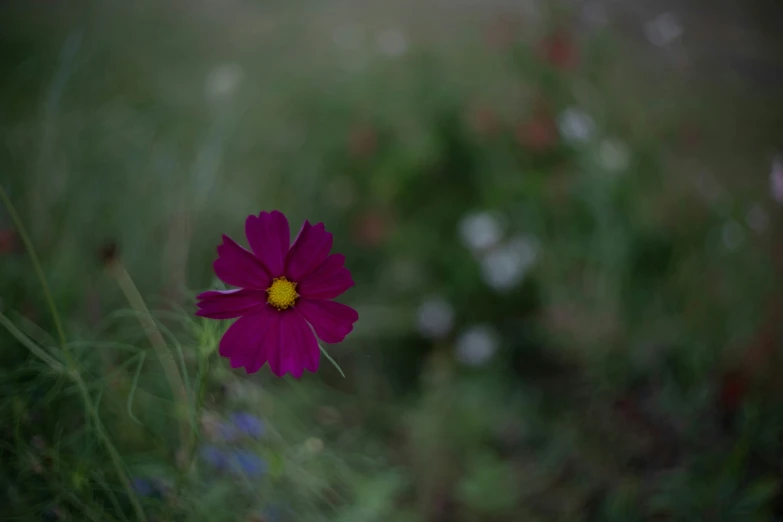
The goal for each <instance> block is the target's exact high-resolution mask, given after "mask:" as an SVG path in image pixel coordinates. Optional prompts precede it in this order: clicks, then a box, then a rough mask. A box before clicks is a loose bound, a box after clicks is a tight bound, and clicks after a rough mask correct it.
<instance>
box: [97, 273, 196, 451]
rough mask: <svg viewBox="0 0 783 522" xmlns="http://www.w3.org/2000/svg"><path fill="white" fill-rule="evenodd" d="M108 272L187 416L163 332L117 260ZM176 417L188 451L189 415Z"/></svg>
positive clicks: (187, 407)
mask: <svg viewBox="0 0 783 522" xmlns="http://www.w3.org/2000/svg"><path fill="white" fill-rule="evenodd" d="M109 272H110V273H111V275H112V276H113V277H114V278H115V279H116V280H117V284H118V285H119V287H120V289H121V290H122V293H123V294H125V298H126V299H127V300H128V303H129V304H130V306H131V308H133V310H134V311H135V312H136V316H137V317H138V319H139V322H140V323H141V326H142V327H143V328H144V332H145V333H146V334H147V338H148V339H149V341H150V344H152V348H153V349H154V351H155V355H156V356H157V357H158V360H159V361H160V364H161V366H163V372H164V373H165V375H166V380H168V382H169V386H170V387H171V392H172V393H173V395H174V399H175V402H176V403H178V404H179V406H180V408H182V410H183V412H184V413H185V414H186V415H187V416H188V417H190V412H191V410H190V399H189V398H188V391H187V388H186V387H185V383H184V381H183V380H182V376H181V375H180V372H179V368H178V367H177V363H176V361H175V360H174V356H173V355H172V353H171V350H169V347H168V345H167V344H166V340H165V339H164V338H163V334H161V332H160V329H159V328H158V326H157V325H156V324H155V321H154V320H153V318H152V314H151V313H150V311H149V308H147V304H146V303H145V302H144V298H142V297H141V293H140V292H139V289H138V288H136V285H135V284H134V282H133V279H132V278H131V276H130V274H128V271H127V270H126V269H125V266H124V265H123V264H122V263H121V262H120V260H118V259H114V260H112V261H111V262H110V265H109ZM178 420H179V421H180V441H181V443H182V445H183V448H184V449H185V451H186V452H187V453H189V452H190V446H191V444H192V440H193V430H191V429H190V419H186V420H181V419H178Z"/></svg>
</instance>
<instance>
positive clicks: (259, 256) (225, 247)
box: [196, 210, 359, 379]
mask: <svg viewBox="0 0 783 522" xmlns="http://www.w3.org/2000/svg"><path fill="white" fill-rule="evenodd" d="M245 235H247V239H248V242H249V243H250V248H251V250H252V252H251V251H249V250H246V249H245V248H242V247H241V246H239V245H238V244H237V243H236V242H234V240H232V239H231V238H230V237H228V236H226V235H224V236H223V243H222V244H221V245H220V246H218V249H217V250H218V259H217V261H215V263H214V265H213V266H214V269H215V274H216V275H217V276H218V277H219V278H220V279H221V280H222V281H223V282H225V283H226V284H229V285H233V286H237V287H239V288H236V289H233V290H212V291H209V292H204V293H202V294H201V295H199V296H198V301H199V302H198V307H199V310H198V312H196V315H200V316H202V317H208V318H210V319H233V318H235V317H238V318H239V319H238V320H237V321H236V322H235V323H234V324H232V325H231V327H230V328H229V329H228V331H227V332H226V333H225V335H224V336H223V338H222V339H221V341H220V355H222V356H223V357H227V358H229V360H230V361H231V367H232V368H239V367H244V368H245V370H246V371H247V373H255V372H257V371H258V370H260V369H261V367H262V366H263V365H264V364H265V363H269V367H270V369H271V370H272V373H274V374H275V375H277V376H278V377H282V376H283V375H285V374H286V373H290V374H291V375H292V376H293V377H295V378H297V379H298V378H300V377H301V376H302V373H303V371H304V370H305V369H307V370H309V371H311V372H315V371H316V370H317V369H318V364H319V361H320V357H321V352H320V348H319V346H318V341H317V340H316V337H315V336H316V335H317V336H318V337H319V338H320V339H321V340H322V341H324V342H326V343H338V342H340V341H342V340H343V339H345V336H346V335H348V334H349V333H350V332H351V330H353V324H354V323H355V322H356V321H357V320H358V319H359V314H357V313H356V311H355V310H354V309H353V308H350V307H348V306H346V305H344V304H340V303H337V302H334V301H332V299H333V298H335V297H337V296H338V295H340V294H342V293H343V292H345V291H346V290H348V289H349V288H350V287H352V286H353V285H354V282H353V279H352V278H351V273H350V272H349V271H348V269H347V268H345V267H344V266H343V265H344V263H345V256H343V255H342V254H331V255H330V254H329V252H330V251H331V249H332V234H330V233H329V232H327V231H326V229H325V227H324V225H323V223H318V224H317V225H311V224H310V222H309V221H305V223H304V226H302V230H301V231H300V232H299V235H298V236H297V238H296V240H295V241H294V243H293V245H291V244H290V232H289V227H288V220H287V219H286V217H285V216H284V215H283V214H282V213H280V212H278V211H276V210H275V211H272V212H261V214H259V215H258V216H252V215H251V216H249V217H248V218H247V220H246V221H245ZM313 330H314V331H315V335H314V334H313Z"/></svg>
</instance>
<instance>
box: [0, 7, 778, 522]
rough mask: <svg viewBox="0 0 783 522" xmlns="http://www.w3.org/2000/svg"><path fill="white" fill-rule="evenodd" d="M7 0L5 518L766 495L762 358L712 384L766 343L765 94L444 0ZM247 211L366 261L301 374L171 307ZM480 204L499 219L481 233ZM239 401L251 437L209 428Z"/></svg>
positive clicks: (767, 422) (591, 505) (726, 513)
mask: <svg viewBox="0 0 783 522" xmlns="http://www.w3.org/2000/svg"><path fill="white" fill-rule="evenodd" d="M7 4H8V5H4V6H3V7H0V11H1V12H2V14H3V16H0V20H2V21H0V25H1V26H2V27H3V29H4V31H3V37H2V39H3V44H4V46H3V49H4V52H3V53H0V54H2V56H1V57H0V71H2V78H3V81H2V82H1V83H0V89H1V91H0V93H2V100H1V101H0V114H2V116H3V117H2V125H0V142H1V143H2V145H3V146H2V147H0V172H1V173H0V186H1V187H2V188H3V190H4V194H5V193H6V192H7V194H8V198H7V199H8V201H4V205H3V210H2V211H0V270H2V275H3V277H2V278H1V279H0V299H2V300H1V301H0V314H1V315H0V325H2V327H3V328H1V329H0V346H2V350H0V363H2V364H0V419H2V423H0V462H3V464H4V465H3V466H2V467H1V468H0V505H2V506H3V508H2V515H3V517H7V518H8V519H14V520H42V519H46V520H95V521H101V522H103V521H122V522H125V521H130V520H149V521H151V522H152V521H157V520H165V521H188V522H197V521H201V520H203V521H209V522H220V521H235V520H236V521H239V520H241V521H264V522H271V521H275V522H287V521H297V522H302V521H304V522H309V521H313V522H316V521H318V522H320V521H326V520H329V521H332V520H334V521H338V522H354V521H355V522H372V521H383V522H425V521H433V522H435V521H444V522H445V521H448V522H484V521H488V522H512V521H513V522H516V521H519V520H525V521H544V520H547V521H549V520H554V521H585V522H593V521H595V522H636V521H639V522H641V521H647V520H650V521H652V520H671V521H680V520H682V521H687V522H690V521H693V520H728V521H737V522H746V521H755V520H759V521H762V520H773V519H774V517H778V518H779V517H780V510H781V507H780V505H781V497H780V479H781V477H780V467H779V463H780V462H781V459H782V458H783V446H781V433H783V414H782V410H781V408H780V406H779V403H780V401H779V392H778V387H777V386H776V385H775V382H774V381H775V379H774V378H772V379H770V380H771V381H772V382H771V383H770V382H769V381H765V380H764V379H761V378H759V379H758V381H759V382H750V381H751V380H753V377H747V376H746V378H747V380H748V381H749V382H748V383H746V384H747V385H748V386H747V388H748V390H745V389H743V390H742V392H741V393H740V392H736V393H737V394H738V395H740V396H741V397H740V399H741V400H740V403H741V404H740V405H739V406H737V407H734V408H729V407H727V406H725V405H724V404H723V403H722V402H721V399H722V397H723V396H724V394H725V392H726V389H725V388H726V387H725V386H724V385H723V384H722V381H721V379H720V376H721V375H722V372H723V371H724V370H725V368H726V366H732V365H736V366H737V367H740V366H742V365H741V363H742V361H744V360H745V359H746V358H747V359H751V357H750V356H749V355H748V354H749V353H753V354H755V353H757V352H758V350H756V348H754V347H755V346H756V344H758V345H759V346H762V347H764V349H765V350H766V351H762V352H763V354H764V355H763V357H766V359H764V358H762V360H761V363H758V361H756V362H757V363H758V364H757V365H758V366H766V367H772V368H774V367H775V362H774V361H776V360H777V359H775V357H776V355H775V349H774V348H773V349H769V348H768V347H769V346H777V345H778V344H779V342H778V341H779V338H780V336H779V332H778V331H777V330H775V332H774V333H772V334H770V333H769V332H768V330H767V329H766V328H765V327H764V325H763V324H762V320H763V319H764V317H765V316H766V315H767V313H768V311H767V310H765V306H767V303H768V301H769V300H770V298H772V301H773V302H774V301H775V297H776V295H777V294H776V292H778V291H779V289H777V288H776V287H775V284H776V282H777V279H778V278H779V274H777V273H776V271H777V270H779V269H777V268H776V266H775V260H774V257H773V255H771V254H772V253H774V250H775V241H776V239H775V238H776V237H777V236H778V235H779V219H780V217H779V215H778V214H779V212H778V211H777V210H776V207H774V203H772V202H770V198H769V196H768V194H767V191H768V179H767V177H766V176H767V171H768V168H769V166H768V165H767V164H766V163H764V162H767V159H764V161H763V162H762V161H760V160H759V158H762V157H764V158H766V156H765V155H766V154H767V153H768V150H769V147H770V146H773V145H776V142H775V140H776V139H777V138H776V137H775V136H774V130H771V128H772V127H775V126H774V125H771V123H774V122H772V121H771V117H768V116H765V119H764V120H763V121H764V122H767V123H768V125H769V127H770V128H767V127H764V126H762V125H761V123H760V122H759V116H758V114H762V113H763V114H767V113H770V112H774V111H772V110H771V109H772V108H773V107H778V106H779V104H780V101H779V99H778V98H779V96H778V97H772V95H775V96H777V95H778V94H779V93H777V92H775V93H771V95H770V97H767V95H766V92H764V91H759V92H756V93H755V94H757V95H758V96H754V99H752V100H751V99H748V98H747V93H746V92H745V91H742V90H741V89H740V90H734V89H733V88H732V87H731V85H729V84H725V85H724V84H721V82H713V81H711V82H710V83H709V88H705V87H703V86H702V85H701V84H699V83H694V82H696V80H695V79H693V78H690V77H686V78H684V79H683V78H680V75H679V73H676V72H674V71H669V73H668V74H661V73H660V71H657V70H652V69H648V68H647V67H646V65H648V64H651V63H653V62H652V59H651V58H650V57H649V56H647V55H646V53H645V52H644V51H641V50H639V49H635V48H632V46H627V45H625V40H624V39H623V37H622V36H621V35H615V34H612V33H611V32H610V33H609V34H600V33H599V34H590V35H589V37H585V39H584V41H581V40H580V41H578V42H577V40H576V34H577V33H576V32H573V34H572V32H570V31H565V33H564V34H566V35H567V36H569V37H573V38H574V41H573V42H572V44H571V45H573V46H576V47H574V48H573V49H572V51H574V52H576V53H577V54H578V56H579V59H578V66H577V67H576V68H575V69H568V68H567V67H565V68H564V67H563V66H558V63H557V57H555V58H552V57H551V56H550V59H549V60H546V59H543V60H542V58H541V52H542V51H541V48H542V47H541V46H542V45H543V46H544V47H543V48H544V49H546V48H547V47H546V46H547V45H549V44H547V42H549V41H550V40H549V39H550V38H552V34H555V33H553V32H552V27H550V26H549V24H548V23H543V22H541V21H538V22H535V21H533V20H528V21H526V22H524V25H522V26H521V27H519V28H517V30H516V31H515V32H514V34H513V35H514V38H512V39H511V40H512V41H509V42H505V43H503V45H502V46H501V47H500V48H495V47H492V46H488V45H486V44H485V43H483V42H478V41H477V38H476V34H475V33H476V32H477V30H478V25H477V23H476V21H475V19H473V18H471V19H470V20H462V19H461V18H460V16H459V15H458V14H455V13H456V12H457V11H454V12H450V14H449V16H446V17H444V16H441V15H442V14H443V13H435V14H437V16H434V17H433V18H435V19H437V22H436V21H433V20H429V18H428V17H429V16H432V15H433V13H430V12H429V11H427V10H426V9H423V10H422V12H421V17H422V21H428V23H429V22H431V23H432V26H431V27H430V29H428V31H427V32H426V33H421V32H419V30H418V29H417V28H416V24H410V27H408V25H407V24H401V26H400V28H399V29H398V30H396V31H392V30H389V29H388V28H387V27H383V26H381V25H378V24H375V23H374V22H373V20H374V19H375V18H376V17H377V18H378V19H380V20H384V21H386V20H388V19H389V17H388V16H386V14H384V13H383V12H379V13H374V14H373V13H372V11H371V10H367V11H366V12H365V11H362V10H357V12H356V13H357V14H356V16H358V17H359V18H361V17H365V18H366V20H364V21H363V22H362V24H363V26H364V30H363V31H353V30H351V28H350V27H348V28H342V27H332V26H331V25H330V24H332V22H331V20H333V18H334V15H333V14H332V13H331V11H330V10H327V7H321V6H315V5H308V6H303V5H291V6H288V5H285V6H271V5H263V6H262V5H253V4H247V3H245V4H243V3H230V5H228V6H227V7H223V6H221V7H220V9H217V10H215V8H214V6H208V5H207V4H199V3H196V4H193V5H192V6H190V7H189V8H188V10H187V11H182V10H181V9H180V7H181V6H174V5H173V4H170V3H166V2H164V3H155V4H154V5H153V3H150V2H142V4H138V5H137V4H135V3H130V4H127V5H126V4H122V5H120V4H117V5H115V4H114V3H110V4H105V5H104V4H102V5H98V4H96V5H94V6H91V7H90V8H89V9H87V8H86V7H85V6H83V5H59V4H58V5H57V6H54V5H52V6H49V5H47V6H46V7H42V6H38V7H36V8H31V7H29V6H27V5H21V4H19V5H17V4H16V3H13V2H10V3H7ZM329 6H330V7H329V9H331V8H332V7H333V6H332V4H329ZM37 9H42V10H46V9H52V10H53V12H54V11H56V10H58V9H61V11H57V13H58V16H49V14H50V13H48V12H47V14H46V16H44V15H42V14H41V12H38V11H37ZM305 9H306V12H307V16H305V15H303V14H302V13H303V10H305ZM379 9H380V8H379ZM486 9H491V8H489V7H487V8H486ZM85 13H89V16H86V15H85ZM358 13H363V14H358ZM6 15H7V16H6ZM60 15H62V16H60ZM376 15H377V16H376ZM542 19H543V20H550V18H549V16H543V15H542ZM551 20H561V19H560V18H559V17H556V16H553V17H552V18H551ZM357 23H358V22H357ZM439 24H440V25H439ZM349 25H350V24H349ZM376 25H377V26H376ZM425 25H426V24H425ZM555 25H556V24H553V27H554V26H555ZM557 27H559V25H558V26H557ZM563 27H564V28H568V27H569V26H566V25H564V26H563ZM439 30H442V32H443V35H442V40H440V39H439V38H441V37H435V36H434V35H438V34H441V33H440V32H439ZM332 31H335V35H334V38H333V40H334V42H332V38H331V37H332V36H333V35H332V34H331V32H332ZM489 32H490V35H489V36H490V37H493V38H500V39H502V38H503V35H502V34H501V33H503V30H502V29H500V28H490V30H489ZM292 35H296V36H292ZM400 41H402V43H400ZM325 42H329V43H328V44H327V43H325ZM340 42H342V43H340ZM346 42H349V44H346ZM550 51H551V50H550ZM397 53H400V54H397ZM545 53H546V51H545ZM716 83H718V85H716ZM694 89H697V90H696V91H694ZM694 92H699V93H700V97H699V98H700V99H698V100H695V99H694V96H693V95H694ZM770 99H771V100H772V101H770ZM727 100H729V101H730V103H728V102H727ZM762 109H763V111H762ZM568 115H570V116H571V117H572V119H574V118H576V120H580V118H581V120H580V121H581V124H582V126H583V127H584V126H585V125H586V126H587V128H588V129H587V130H585V129H584V128H583V129H582V131H578V129H577V130H576V131H575V130H574V129H573V128H572V129H571V130H570V131H569V130H568V129H567V127H568V125H566V124H565V123H563V120H564V119H567V118H566V116H568ZM585 118H587V123H585V121H584V119H585ZM577 123H578V122H577ZM572 124H573V122H572ZM689 124H694V125H696V126H697V127H698V128H700V129H702V134H703V141H704V145H703V146H693V145H687V144H686V145H683V143H682V140H681V139H680V138H681V135H682V134H683V129H684V128H685V127H686V126H687V125H689ZM576 126H577V127H579V125H576ZM572 127H573V125H572ZM762 127H763V128H762ZM777 127H778V128H783V126H780V125H778V126H777ZM736 129H743V132H740V133H737V131H736ZM746 130H747V132H746ZM751 130H752V131H753V132H750V131H751ZM574 133H576V134H577V135H573V134H574ZM569 134H571V135H572V136H571V137H569ZM726 140H728V141H730V142H731V143H732V146H731V147H726V146H725V145H724V144H725V142H726ZM747 172H759V173H760V174H759V175H758V176H755V177H753V178H752V179H751V178H750V177H748V178H747V179H748V180H750V181H747V180H746V179H745V177H743V176H745V173H747ZM738 173H742V174H743V176H739V175H738ZM9 203H12V204H13V207H12V206H11V205H9ZM12 208H16V209H17V211H18V213H19V216H18V218H19V219H18V220H17V219H16V217H17V216H14V212H13V211H12V210H11V209H12ZM271 208H278V209H280V210H283V211H284V212H285V213H286V214H287V215H288V216H289V218H290V220H291V222H292V224H293V226H294V227H295V226H296V225H295V223H298V222H300V221H302V220H304V219H309V220H310V221H312V222H317V221H324V222H325V223H326V226H327V228H328V229H329V230H330V231H332V232H333V233H334V237H335V249H336V250H337V251H340V252H343V253H345V254H346V259H347V266H348V267H349V268H350V269H351V272H352V274H353V277H354V280H355V281H356V282H357V285H356V287H355V288H353V289H351V291H350V292H348V293H347V294H346V296H345V302H346V303H348V304H350V305H352V306H355V307H356V308H357V309H358V310H359V313H360V321H359V323H358V324H357V325H356V330H355V331H354V332H353V333H352V334H351V335H350V336H349V337H348V339H347V340H346V341H345V342H344V343H342V344H340V345H338V346H329V347H325V348H324V349H325V350H328V354H329V357H330V358H332V359H333V363H334V364H333V365H332V364H328V363H329V361H328V360H327V358H326V357H325V358H324V359H323V360H322V363H321V368H320V370H319V372H318V373H317V374H315V375H311V374H306V376H305V377H303V378H302V379H301V380H299V381H294V380H292V379H288V378H286V379H276V378H274V377H273V376H272V375H271V373H269V372H268V371H267V370H266V369H264V370H262V371H261V372H259V373H258V374H255V375H252V376H248V375H245V374H244V372H243V371H234V370H232V369H231V368H230V367H229V366H228V364H227V362H226V361H225V360H224V359H221V358H220V356H219V354H218V353H217V347H218V344H219V341H220V337H221V336H222V334H223V332H224V331H225V329H226V328H227V326H228V324H227V323H228V321H211V320H203V319H200V318H198V317H195V316H194V315H193V309H194V306H193V301H194V297H193V296H194V295H195V294H196V293H198V292H199V291H201V290H203V289H206V288H213V287H214V288H217V287H222V286H221V285H222V283H220V282H219V281H216V280H215V279H214V274H213V273H212V268H211V262H212V261H213V260H214V257H215V245H216V244H217V242H218V241H219V238H220V234H224V233H225V234H228V235H230V236H232V237H235V238H238V239H239V238H241V237H242V232H243V228H242V224H243V222H244V218H245V217H246V216H247V215H248V214H250V213H257V212H259V211H260V210H261V209H271ZM477 213H478V214H480V215H484V216H491V219H490V220H491V221H493V222H494V223H496V225H497V228H498V234H497V235H498V238H495V240H493V241H490V242H489V243H492V244H487V245H484V246H481V247H474V248H471V247H470V246H469V245H468V244H466V243H467V242H466V239H465V233H464V231H463V226H464V222H465V219H466V217H468V216H471V215H474V214H477ZM20 225H23V227H20ZM24 230H26V233H25V232H24ZM3 234H5V235H3ZM9 234H10V235H9ZM776 234H777V235H776ZM7 237H12V238H13V241H12V242H8V240H7V239H6V238H7ZM25 239H29V245H24V244H23V243H26V242H27V241H25ZM240 242H242V241H240ZM9 245H11V246H9ZM26 246H31V247H32V250H28V249H26V248H25V247H26ZM115 251H116V256H114V255H110V256H107V255H106V253H107V252H109V253H112V252H115ZM99 252H103V256H101V255H99V254H98V253H99ZM493 256H494V258H493ZM115 257H116V258H115ZM493 259H494V261H493ZM509 260H510V261H509ZM493 262H494V263H495V264H494V265H493V264H492V263H493ZM509 263H510V264H511V265H513V266H512V269H513V270H521V272H519V274H517V275H519V277H518V278H517V279H516V280H514V281H512V282H511V283H508V281H506V282H505V283H504V282H503V280H502V279H493V277H497V276H493V275H492V274H489V272H491V271H492V270H495V271H497V270H498V266H500V270H501V272H502V271H503V270H509V269H508V266H509ZM520 266H523V268H522V269H520ZM493 267H494V268H493ZM125 270H127V272H124V271H125ZM123 274H126V275H127V274H130V275H132V279H131V278H130V276H128V277H127V278H125V276H124V275H123ZM488 274H489V275H488ZM501 275H502V274H501ZM512 279H513V278H512ZM137 294H138V295H137ZM140 296H143V299H139V298H138V297H140ZM436 298H437V299H438V300H440V301H441V302H444V303H446V306H447V308H448V310H447V312H445V313H446V315H447V316H449V317H448V318H447V319H448V320H446V321H445V322H444V325H445V326H444V325H442V326H441V327H439V328H435V329H430V330H427V328H423V327H422V324H421V323H422V312H421V310H422V305H423V304H425V303H427V302H428V301H431V300H433V299H436ZM341 299H342V298H341ZM773 308H774V307H773ZM779 312H780V310H778V309H773V310H772V313H771V314H770V315H771V316H772V318H773V322H775V324H777V323H779V317H777V316H776V315H775V314H779ZM487 331H489V332H490V333H491V334H492V336H490V337H489V338H487V337H481V335H482V334H481V333H482V332H485V333H486V332H487ZM477 332H478V333H477ZM471 333H472V334H473V337H471V336H470V335H469V334H471ZM477 338H479V340H480V341H481V342H477V341H476V339H477ZM759 338H760V339H761V341H758V339H759ZM466 339H467V340H471V339H472V344H471V343H470V342H468V341H467V340H466ZM482 342H483V344H482ZM754 343H756V344H754ZM477 346H478V348H477ZM487 346H489V348H487ZM748 346H750V347H751V348H750V349H748V348H747V347H748ZM482 350H483V351H482ZM753 350H756V351H753ZM759 353H761V352H759ZM754 357H755V355H754ZM754 360H755V359H754ZM166 361H169V362H168V363H167V362H166ZM736 361H740V363H737V362H736ZM238 412H239V413H249V414H252V416H253V417H254V418H257V420H259V421H260V422H262V423H263V427H264V428H263V434H262V435H253V436H243V437H240V438H239V439H236V440H235V439H231V438H230V437H227V436H226V435H225V433H226V431H225V430H226V429H227V426H229V424H228V423H230V422H231V418H232V415H233V414H236V413H238ZM221 459H222V460H221ZM231 459H233V460H231ZM216 462H222V464H216ZM226 462H232V463H233V464H230V465H229V464H226Z"/></svg>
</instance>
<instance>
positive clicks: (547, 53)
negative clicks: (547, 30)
mask: <svg viewBox="0 0 783 522" xmlns="http://www.w3.org/2000/svg"><path fill="white" fill-rule="evenodd" d="M539 55H540V56H541V58H542V59H543V60H544V61H545V62H547V63H549V64H550V65H552V66H554V67H556V68H558V69H560V70H563V71H570V70H573V69H575V68H576V67H577V65H579V49H578V47H577V46H576V45H575V43H574V41H573V39H572V38H571V36H570V35H569V34H568V33H566V32H565V31H563V30H559V31H555V32H554V33H552V34H551V35H549V36H547V37H545V38H544V39H543V40H542V41H541V43H540V47H539Z"/></svg>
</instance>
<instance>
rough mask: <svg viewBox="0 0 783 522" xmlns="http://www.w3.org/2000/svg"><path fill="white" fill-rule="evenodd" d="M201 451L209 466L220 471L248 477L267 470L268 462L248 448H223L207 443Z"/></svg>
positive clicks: (259, 474) (257, 475)
mask: <svg viewBox="0 0 783 522" xmlns="http://www.w3.org/2000/svg"><path fill="white" fill-rule="evenodd" d="M199 453H200V455H201V458H202V459H203V460H204V461H205V462H206V463H207V464H208V465H209V466H211V467H212V468H214V469H216V470H219V471H228V472H230V473H232V474H234V475H240V476H241V475H246V476H248V477H259V476H261V475H263V474H264V473H265V472H266V462H265V461H264V460H263V459H262V458H261V457H259V456H258V455H256V454H255V453H253V452H251V451H248V450H243V449H222V448H219V447H217V446H212V445H206V446H202V447H201V449H200V450H199Z"/></svg>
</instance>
